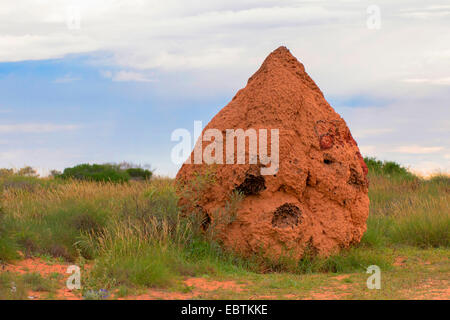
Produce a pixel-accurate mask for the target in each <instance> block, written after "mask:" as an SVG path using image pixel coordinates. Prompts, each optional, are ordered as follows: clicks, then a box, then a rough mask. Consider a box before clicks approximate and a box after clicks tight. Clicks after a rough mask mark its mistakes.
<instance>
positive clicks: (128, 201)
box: [0, 159, 450, 299]
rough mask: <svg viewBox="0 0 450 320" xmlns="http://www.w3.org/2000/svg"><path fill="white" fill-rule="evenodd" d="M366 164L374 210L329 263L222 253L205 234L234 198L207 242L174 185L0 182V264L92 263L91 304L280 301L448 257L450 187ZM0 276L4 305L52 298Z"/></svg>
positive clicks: (444, 180) (38, 283)
mask: <svg viewBox="0 0 450 320" xmlns="http://www.w3.org/2000/svg"><path fill="white" fill-rule="evenodd" d="M366 161H367V162H368V166H369V170H370V171H369V172H370V173H369V180H370V189H369V197H370V200H371V209H370V216H369V219H368V222H367V224H368V229H367V232H366V233H365V235H364V237H363V239H362V241H361V243H360V244H359V245H357V246H354V247H352V248H350V249H347V250H343V251H341V252H340V253H339V254H336V255H333V256H330V257H328V258H320V257H314V256H305V257H304V258H303V259H302V260H300V261H292V260H290V259H288V258H283V259H279V260H277V261H274V260H268V259H265V258H261V256H256V255H255V256H253V257H246V258H244V257H240V256H236V255H234V254H232V253H230V252H226V251H224V250H223V249H222V248H221V246H220V245H219V244H218V243H216V242H215V241H214V240H213V239H214V234H211V232H214V230H216V228H217V229H218V228H220V227H221V225H223V224H226V223H230V222H232V217H233V212H234V210H235V208H236V206H237V205H238V203H239V201H240V196H239V194H236V195H233V196H232V197H231V199H232V200H231V201H230V203H228V204H227V205H226V206H225V207H224V208H223V210H222V211H220V212H217V217H219V218H220V217H231V219H228V220H229V221H228V220H227V219H222V220H220V219H215V221H221V223H220V224H221V225H218V226H210V228H209V229H208V230H209V232H208V233H207V234H204V233H202V232H201V226H202V222H203V221H202V217H200V216H198V215H196V214H194V215H192V216H191V217H190V218H186V217H183V216H182V215H181V211H180V208H179V207H178V205H177V203H178V197H177V192H176V189H175V188H176V186H175V185H174V183H173V181H172V180H171V179H163V178H154V179H153V180H150V181H130V182H129V183H122V184H116V183H110V182H89V181H75V180H60V179H39V178H36V177H17V176H15V175H7V176H1V177H0V191H1V193H2V198H1V199H2V200H1V203H0V264H1V263H2V262H7V261H11V260H14V259H17V258H19V256H18V251H21V252H22V253H24V254H25V255H26V256H28V257H32V256H38V257H48V259H49V260H51V259H54V258H58V259H60V260H63V261H67V262H70V263H73V262H76V263H77V264H79V265H84V264H85V263H88V264H89V265H91V266H92V268H90V269H89V272H87V273H86V276H84V277H83V278H82V281H83V294H84V296H85V298H89V299H97V298H102V297H103V296H102V295H103V293H102V292H103V291H102V290H109V291H111V290H116V289H117V290H118V292H119V293H118V295H119V296H125V295H127V294H129V293H130V292H135V291H136V290H140V289H142V288H169V289H170V288H172V289H174V290H177V288H181V289H180V290H182V291H183V290H184V291H186V290H187V289H186V286H184V287H183V285H180V281H181V280H182V279H184V278H185V277H214V278H217V279H221V278H226V279H229V278H233V279H241V280H242V281H247V280H248V279H253V280H252V281H255V282H256V283H255V284H253V285H252V286H253V289H252V290H255V292H264V293H266V291H267V290H265V289H262V288H263V286H264V285H263V283H266V284H267V286H268V287H267V288H269V289H270V290H268V291H273V292H275V295H276V296H277V297H278V296H280V297H283V294H289V293H287V292H290V291H292V290H293V289H299V290H300V289H301V290H303V291H304V292H308V290H312V288H314V287H316V286H318V285H320V284H321V283H322V282H323V281H326V279H329V276H327V275H330V274H331V275H333V274H346V273H359V274H361V275H362V276H361V277H366V275H365V274H364V272H365V270H366V268H367V267H368V266H369V265H373V264H375V265H378V266H380V267H381V268H382V270H384V271H386V272H392V273H393V274H395V272H396V271H395V270H396V268H395V267H394V266H393V263H394V260H395V257H396V255H398V253H399V252H405V254H406V253H407V254H409V255H412V256H414V255H419V256H420V255H421V254H422V253H427V254H428V253H432V252H436V254H438V255H439V257H443V256H445V254H447V255H448V254H449V244H450V239H449V230H450V210H449V209H450V208H449V193H450V179H449V177H446V176H436V177H433V178H432V179H428V180H425V179H421V178H419V177H416V176H414V175H412V174H410V173H409V172H408V171H406V170H405V169H404V168H401V167H400V166H398V165H396V164H395V163H383V162H379V161H377V160H374V159H372V160H368V159H366ZM198 180H199V181H196V185H195V188H193V189H186V190H184V191H183V192H186V194H189V195H191V197H192V198H195V194H196V193H197V192H201V188H202V186H204V185H205V183H208V181H213V177H211V176H210V175H208V177H207V178H206V180H207V181H206V182H205V180H202V179H201V177H199V179H198ZM193 210H194V209H193ZM217 217H216V218H217ZM427 259H431V260H433V258H432V257H428V258H427ZM443 268H445V266H443ZM0 276H1V278H0V282H1V284H2V285H1V288H0V299H2V298H5V299H6V298H23V297H24V294H23V292H25V291H26V290H29V289H30V288H31V289H33V290H34V291H40V290H43V291H50V292H51V291H52V290H53V289H52V286H51V281H50V280H51V279H50V280H48V281H50V282H48V281H46V279H39V277H38V276H37V275H36V274H30V275H27V276H26V277H17V278H15V279H12V278H11V277H12V276H11V275H7V274H6V275H5V274H3V273H0ZM55 277H56V275H55ZM352 277H353V276H352ZM355 277H356V276H355ZM399 277H400V278H402V277H404V278H405V279H406V278H407V276H406V275H400V276H399ZM245 279H246V280H245ZM358 279H359V278H358V277H356V278H355V279H353V280H352V278H348V279H346V280H345V281H347V282H346V283H352V282H355V281H359V280H358ZM392 281H393V283H394V282H395V281H396V280H392ZM405 281H406V283H408V284H411V283H413V281H412V280H405ZM11 282H15V283H16V291H14V292H11V290H9V289H8V286H10V283H11ZM399 288H403V286H401V285H399V286H398V287H393V288H391V289H392V292H397V291H398V290H400V289H399ZM38 289H39V290H38ZM24 290H25V291H24ZM189 290H191V288H189ZM269 293H270V292H269ZM388 296H389V294H387V295H385V297H388ZM235 297H238V295H236V296H235Z"/></svg>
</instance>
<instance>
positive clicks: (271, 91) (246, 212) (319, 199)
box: [176, 47, 369, 258]
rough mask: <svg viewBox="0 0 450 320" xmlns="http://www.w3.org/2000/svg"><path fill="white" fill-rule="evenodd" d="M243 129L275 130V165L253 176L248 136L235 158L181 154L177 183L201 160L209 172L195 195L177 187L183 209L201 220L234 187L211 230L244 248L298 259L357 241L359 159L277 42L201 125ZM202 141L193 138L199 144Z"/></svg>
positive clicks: (363, 192)
mask: <svg viewBox="0 0 450 320" xmlns="http://www.w3.org/2000/svg"><path fill="white" fill-rule="evenodd" d="M250 128H253V129H255V130H257V131H258V130H259V129H267V130H268V131H269V133H270V130H271V129H279V170H278V172H277V173H276V174H273V175H262V174H261V170H260V169H261V168H262V167H265V166H268V165H263V164H262V163H260V162H259V161H258V162H257V163H256V164H249V162H250V160H249V158H248V155H249V148H248V145H247V146H246V156H247V158H246V162H245V164H226V162H225V160H224V161H223V163H224V164H215V165H213V166H210V165H207V164H188V163H185V164H183V166H182V168H181V169H180V171H179V172H178V174H177V178H176V179H177V182H178V183H179V184H180V185H182V186H186V185H188V184H189V183H191V182H193V181H194V180H195V179H197V178H196V177H198V176H199V174H200V175H201V174H202V173H204V172H205V170H206V169H207V168H208V167H209V168H213V172H214V173H213V175H214V177H213V179H212V180H211V181H210V183H209V184H207V185H206V186H205V187H204V188H202V189H201V191H200V192H198V194H196V195H195V197H192V196H191V197H186V196H183V194H182V198H181V200H180V203H181V204H183V205H184V208H185V209H186V213H188V212H189V210H191V211H192V210H193V208H195V210H200V211H201V212H202V214H203V215H204V218H205V221H204V228H205V229H207V228H208V227H209V226H210V225H211V223H212V222H214V221H213V220H214V219H215V217H216V215H215V212H219V211H220V210H221V209H222V208H225V207H227V204H228V206H229V201H230V197H231V194H232V193H233V191H239V192H240V193H242V194H243V199H242V200H241V201H240V202H239V203H238V204H237V210H236V211H235V212H234V214H235V218H234V219H232V220H230V221H229V222H227V223H225V224H224V225H222V226H221V228H220V230H221V231H220V232H219V234H218V235H217V236H218V237H219V238H220V240H221V241H222V242H223V244H224V245H225V246H226V247H227V248H230V249H233V250H236V251H239V252H240V253H243V254H246V255H248V254H252V253H256V254H260V253H262V254H264V255H268V256H271V257H279V256H280V255H289V256H291V257H293V258H301V257H302V256H303V255H304V254H305V252H308V253H311V252H312V253H315V254H320V255H329V254H331V253H333V252H335V251H336V250H338V249H340V248H346V247H348V246H349V245H351V244H353V243H358V242H359V241H360V240H361V237H362V235H363V233H364V232H365V230H366V220H367V217H368V213H369V198H368V181H367V177H366V176H367V166H366V165H365V163H364V160H363V158H362V156H361V154H360V152H359V149H358V146H357V144H356V142H355V140H354V139H353V137H352V135H351V133H350V130H349V129H348V127H347V125H346V123H345V121H344V120H343V119H342V118H341V117H340V116H339V115H338V114H337V113H336V112H335V111H334V110H333V108H332V107H331V106H330V105H329V104H328V103H327V101H326V100H325V98H324V96H323V93H322V92H321V90H320V89H319V88H318V87H317V85H316V84H315V83H314V81H313V80H312V79H311V78H310V77H309V76H308V74H307V73H306V72H305V68H304V66H303V65H302V64H301V63H300V62H299V61H298V60H297V59H296V58H295V57H294V56H292V54H291V53H290V52H289V50H288V49H287V48H285V47H280V48H278V49H277V50H275V51H273V52H272V53H271V54H270V55H269V56H268V57H267V58H266V60H265V61H264V63H263V64H262V66H261V67H260V69H259V70H258V71H257V72H256V73H255V74H254V75H253V76H252V77H251V78H250V79H249V80H248V83H247V86H246V87H245V88H244V89H241V90H240V91H239V92H238V93H237V94H236V96H235V97H234V98H233V100H232V101H231V102H230V103H229V104H228V105H227V106H226V107H224V108H223V109H222V110H221V111H220V112H219V113H218V114H217V115H216V116H215V117H214V118H213V119H212V120H211V122H210V123H209V124H208V125H207V126H206V127H205V129H204V130H203V132H205V130H208V129H218V130H219V131H220V132H223V133H224V135H225V132H226V130H227V129H243V130H247V129H250ZM270 136H271V135H270V134H269V139H268V145H269V153H270V152H271V151H270ZM224 139H225V138H224ZM210 143H212V142H211V141H207V142H205V141H203V145H202V146H201V150H203V151H204V150H205V148H206V147H207V146H208V145H209V144H210ZM258 143H259V141H258ZM223 145H224V150H223V154H224V155H225V154H226V151H225V146H226V142H225V141H224V143H223ZM235 150H236V148H235ZM224 157H225V156H224ZM191 158H192V159H194V155H193V154H192V155H191ZM235 160H236V158H235ZM193 198H196V200H195V203H192V199H193ZM189 202H190V203H189ZM220 212H225V213H226V212H227V211H226V210H225V211H223V210H222V211H220Z"/></svg>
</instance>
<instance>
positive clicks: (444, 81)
mask: <svg viewBox="0 0 450 320" xmlns="http://www.w3.org/2000/svg"><path fill="white" fill-rule="evenodd" d="M403 81H404V82H407V83H416V84H432V85H441V86H450V77H445V78H437V79H427V78H412V79H405V80H403Z"/></svg>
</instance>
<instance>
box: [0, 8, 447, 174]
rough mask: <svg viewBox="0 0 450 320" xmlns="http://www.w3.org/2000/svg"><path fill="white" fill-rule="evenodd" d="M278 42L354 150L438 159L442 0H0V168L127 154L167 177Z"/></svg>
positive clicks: (443, 154)
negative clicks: (189, 135) (181, 143)
mask: <svg viewBox="0 0 450 320" xmlns="http://www.w3.org/2000/svg"><path fill="white" fill-rule="evenodd" d="M281 45H285V46H287V47H288V48H289V49H290V50H291V52H292V53H293V54H294V56H296V57H297V58H298V59H299V61H301V62H302V63H303V64H304V65H305V68H306V71H307V72H308V73H309V75H310V76H311V77H312V78H313V79H314V81H315V82H316V83H317V84H318V86H319V87H320V88H321V90H322V91H323V92H324V94H325V97H326V99H327V101H328V102H329V103H330V104H331V105H332V106H333V107H334V108H335V110H336V111H337V112H338V113H339V114H340V115H341V116H342V117H343V118H344V119H345V120H346V122H347V124H348V126H349V127H350V130H351V131H352V133H353V136H354V137H355V139H356V140H357V142H358V144H359V146H360V149H361V152H362V154H363V155H364V156H373V157H377V158H378V159H381V160H393V161H397V162H399V163H401V164H402V165H404V166H406V167H409V168H411V170H413V171H417V172H420V173H424V174H429V173H432V172H438V171H439V172H446V173H449V172H450V3H449V1H448V0H447V1H416V0H411V1H406V0H397V1H392V0H390V1H389V0H388V1H365V0H361V1H351V0H346V1H336V0H330V1H319V0H317V1H314V0H309V1H295V0H284V1H275V0H273V1H272V0H258V1H256V0H239V1H237V0H227V1H215V0H209V1H199V0H191V1H186V0H165V1H153V0H150V1H144V0H89V1H65V0H33V1H31V0H17V1H6V0H0V167H13V168H20V167H22V166H24V165H30V166H33V167H35V168H38V170H39V172H41V173H43V174H45V173H46V172H48V171H49V170H51V169H58V170H62V169H64V168H65V167H69V166H73V165H76V164H80V163H105V162H121V161H128V162H133V163H136V164H142V165H143V164H149V165H151V167H152V168H153V169H154V170H155V173H156V174H159V175H168V176H174V175H175V174H176V172H177V170H178V168H179V165H176V164H174V163H172V161H171V156H170V155H171V150H172V148H173V147H174V146H175V145H176V144H177V142H174V141H171V133H172V132H173V131H174V130H175V129H177V128H186V129H188V130H189V131H191V132H192V131H193V126H194V121H195V120H200V121H202V122H203V125H206V124H207V123H208V122H209V120H211V118H212V117H213V116H214V115H215V114H216V113H217V112H218V111H219V110H220V109H221V108H222V107H224V106H225V105H226V104H227V103H228V102H229V101H230V100H231V99H232V97H233V96H234V95H235V93H236V92H237V91H238V90H239V89H240V88H243V87H244V86H245V85H246V82H247V79H248V78H249V77H250V76H251V75H252V74H253V73H254V72H255V71H256V70H257V69H258V68H259V66H260V65H261V63H262V62H263V60H264V58H265V57H266V56H267V55H268V54H269V53H270V52H271V51H273V50H275V49H276V48H277V47H279V46H281Z"/></svg>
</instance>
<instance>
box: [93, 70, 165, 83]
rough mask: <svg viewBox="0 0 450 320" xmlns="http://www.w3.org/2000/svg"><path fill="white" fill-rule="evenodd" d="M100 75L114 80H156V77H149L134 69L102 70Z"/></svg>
mask: <svg viewBox="0 0 450 320" xmlns="http://www.w3.org/2000/svg"><path fill="white" fill-rule="evenodd" d="M101 75H102V76H103V77H104V78H109V79H111V80H112V81H114V82H156V81H157V80H156V79H153V78H150V77H148V76H147V75H145V74H143V73H139V72H134V71H118V72H115V73H113V72H112V71H102V72H101Z"/></svg>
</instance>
